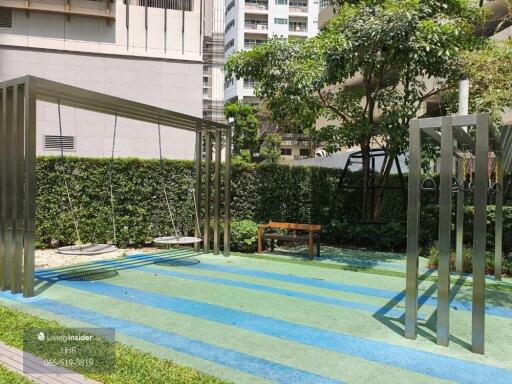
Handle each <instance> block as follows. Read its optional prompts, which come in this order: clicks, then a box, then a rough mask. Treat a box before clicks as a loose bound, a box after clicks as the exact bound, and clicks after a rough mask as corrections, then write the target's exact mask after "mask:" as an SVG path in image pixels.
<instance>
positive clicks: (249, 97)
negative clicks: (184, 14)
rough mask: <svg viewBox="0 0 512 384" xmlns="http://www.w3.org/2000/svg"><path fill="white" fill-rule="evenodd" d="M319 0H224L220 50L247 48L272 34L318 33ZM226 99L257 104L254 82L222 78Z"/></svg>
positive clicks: (292, 36)
mask: <svg viewBox="0 0 512 384" xmlns="http://www.w3.org/2000/svg"><path fill="white" fill-rule="evenodd" d="M318 8H319V0H226V10H225V17H226V19H225V22H226V25H225V30H224V32H225V38H224V44H225V45H224V52H225V56H226V57H229V56H230V55H231V54H233V53H234V52H236V51H240V50H244V49H246V50H247V49H251V48H253V47H254V46H256V45H259V44H263V43H264V42H265V41H266V40H268V39H270V38H272V37H274V36H282V37H284V38H288V39H306V38H308V37H312V36H315V35H316V34H317V33H318ZM224 98H225V100H226V101H233V100H243V101H245V102H247V103H250V104H257V103H258V100H257V98H255V97H254V81H253V80H252V79H250V78H246V79H241V80H238V81H237V80H236V79H226V82H225V85H224Z"/></svg>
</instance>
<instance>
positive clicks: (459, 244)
mask: <svg viewBox="0 0 512 384" xmlns="http://www.w3.org/2000/svg"><path fill="white" fill-rule="evenodd" d="M465 161H466V158H459V159H457V180H458V182H459V185H461V186H462V185H464V182H465V180H466V175H465V174H464V162H465ZM455 215H456V216H455V231H456V232H455V271H456V272H457V273H458V274H462V249H463V240H464V191H463V190H459V192H457V208H456V214H455Z"/></svg>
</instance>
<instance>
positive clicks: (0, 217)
mask: <svg viewBox="0 0 512 384" xmlns="http://www.w3.org/2000/svg"><path fill="white" fill-rule="evenodd" d="M6 99H7V88H2V90H1V94H0V290H2V291H4V290H6V289H7V288H8V281H7V272H8V270H7V268H6V263H7V261H6V259H7V255H6V248H5V236H6V233H5V232H6V230H5V228H6V227H7V223H6V215H5V205H6V200H7V199H6V191H5V179H6V177H5V174H6V162H7V158H6V148H7V140H6V139H7V130H6V116H5V114H6V111H5V107H6V103H7V102H6Z"/></svg>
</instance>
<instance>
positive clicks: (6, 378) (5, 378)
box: [0, 363, 34, 384]
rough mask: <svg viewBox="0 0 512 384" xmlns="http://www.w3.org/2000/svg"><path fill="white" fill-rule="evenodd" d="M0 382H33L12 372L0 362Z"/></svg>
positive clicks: (5, 383) (13, 383)
mask: <svg viewBox="0 0 512 384" xmlns="http://www.w3.org/2000/svg"><path fill="white" fill-rule="evenodd" d="M0 384H34V382H33V381H32V380H30V379H28V378H27V377H25V376H23V375H20V374H19V373H16V372H13V371H11V370H9V369H7V368H6V367H4V366H3V365H2V363H0Z"/></svg>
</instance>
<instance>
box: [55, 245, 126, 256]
mask: <svg viewBox="0 0 512 384" xmlns="http://www.w3.org/2000/svg"><path fill="white" fill-rule="evenodd" d="M115 251H117V247H116V246H115V245H112V244H82V245H70V246H68V247H60V248H57V253H58V254H61V255H70V256H97V255H103V254H105V253H110V252H115Z"/></svg>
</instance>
